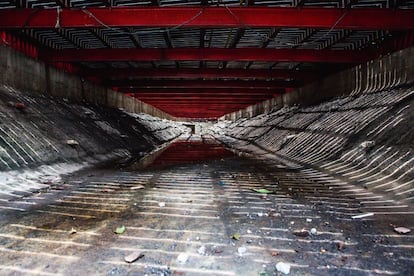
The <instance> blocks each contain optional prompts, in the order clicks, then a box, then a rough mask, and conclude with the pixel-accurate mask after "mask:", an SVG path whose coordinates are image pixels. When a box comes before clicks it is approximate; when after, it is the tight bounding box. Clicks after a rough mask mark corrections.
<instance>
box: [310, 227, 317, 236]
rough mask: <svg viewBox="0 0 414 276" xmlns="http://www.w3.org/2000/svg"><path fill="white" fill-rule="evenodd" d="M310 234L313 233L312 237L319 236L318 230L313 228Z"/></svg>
mask: <svg viewBox="0 0 414 276" xmlns="http://www.w3.org/2000/svg"><path fill="white" fill-rule="evenodd" d="M310 233H311V234H312V235H316V234H318V231H317V230H316V228H312V229H311V230H310Z"/></svg>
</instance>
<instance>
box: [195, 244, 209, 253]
mask: <svg viewBox="0 0 414 276" xmlns="http://www.w3.org/2000/svg"><path fill="white" fill-rule="evenodd" d="M206 250H207V248H206V247H205V246H204V245H202V246H200V248H199V249H198V250H197V252H198V254H200V255H206Z"/></svg>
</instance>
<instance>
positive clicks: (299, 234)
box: [293, 229, 309, 238]
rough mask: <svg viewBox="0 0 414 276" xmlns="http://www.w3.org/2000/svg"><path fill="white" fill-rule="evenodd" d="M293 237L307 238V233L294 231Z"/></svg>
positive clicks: (303, 230)
mask: <svg viewBox="0 0 414 276" xmlns="http://www.w3.org/2000/svg"><path fill="white" fill-rule="evenodd" d="M293 235H295V236H298V237H303V238H305V237H308V236H309V231H308V230H305V229H302V230H296V231H294V232H293Z"/></svg>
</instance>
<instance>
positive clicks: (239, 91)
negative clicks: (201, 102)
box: [118, 87, 285, 97]
mask: <svg viewBox="0 0 414 276" xmlns="http://www.w3.org/2000/svg"><path fill="white" fill-rule="evenodd" d="M118 91H120V92H124V93H136V94H137V95H139V94H140V93H145V94H147V93H148V94H149V93H151V94H163V95H165V96H166V97H168V96H169V95H175V94H191V95H200V94H211V95H214V94H227V95H233V94H248V95H256V94H271V93H273V94H282V93H284V92H285V89H260V88H255V89H251V88H198V89H196V88H168V89H162V88H161V89H160V88H139V89H137V88H129V87H119V88H118Z"/></svg>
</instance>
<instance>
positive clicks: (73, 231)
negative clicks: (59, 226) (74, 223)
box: [69, 227, 78, 235]
mask: <svg viewBox="0 0 414 276" xmlns="http://www.w3.org/2000/svg"><path fill="white" fill-rule="evenodd" d="M77 232H78V231H76V229H75V228H73V227H72V229H70V231H69V234H71V235H73V234H76V233H77Z"/></svg>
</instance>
